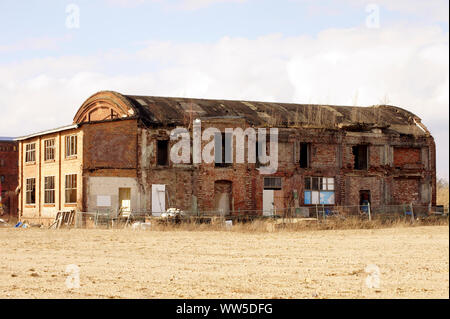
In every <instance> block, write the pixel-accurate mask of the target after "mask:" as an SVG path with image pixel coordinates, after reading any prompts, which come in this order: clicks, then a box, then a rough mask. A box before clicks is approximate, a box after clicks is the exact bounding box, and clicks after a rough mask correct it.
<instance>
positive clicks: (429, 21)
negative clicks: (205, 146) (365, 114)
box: [0, 0, 449, 179]
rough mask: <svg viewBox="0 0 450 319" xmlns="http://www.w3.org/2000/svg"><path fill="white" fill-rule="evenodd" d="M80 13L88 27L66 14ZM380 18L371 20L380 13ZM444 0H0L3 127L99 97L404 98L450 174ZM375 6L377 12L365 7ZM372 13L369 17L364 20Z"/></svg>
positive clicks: (362, 101)
mask: <svg viewBox="0 0 450 319" xmlns="http://www.w3.org/2000/svg"><path fill="white" fill-rule="evenodd" d="M70 4H74V5H75V6H76V8H78V9H79V27H77V28H68V26H67V24H66V20H67V19H68V18H69V16H70V15H71V14H73V11H70V12H66V9H67V8H68V5H70ZM370 4H372V5H375V8H376V10H377V12H378V14H377V16H378V18H379V19H378V20H377V21H378V25H375V26H374V25H370V24H368V23H367V21H374V20H370V19H371V18H374V17H376V16H375V15H374V11H373V6H372V7H370V6H369V7H368V5H370ZM448 6H449V5H448V1H443V0H430V1H422V0H396V1H388V0H379V1H363V0H342V1H331V0H328V1H313V0H279V1H268V0H172V1H163V0H98V1H86V0H80V1H45V0H40V1H37V0H27V1H12V0H0V111H1V114H0V135H2V136H8V135H10V136H17V135H23V134H27V133H30V132H34V131H39V130H42V129H47V128H51V127H56V126H60V125H63V124H67V123H70V122H71V121H72V117H73V115H74V114H75V111H76V109H77V108H78V107H79V106H80V105H81V103H82V102H83V101H84V100H85V99H86V98H87V97H88V96H90V95H91V94H93V93H95V92H96V91H98V90H101V89H114V90H117V91H119V92H122V93H129V94H149V95H150V94H152V95H171V96H192V97H205V98H208V97H209V98H229V99H248V100H274V101H285V102H298V103H327V104H347V105H349V104H350V105H361V106H367V105H373V104H379V103H381V102H389V104H394V105H398V106H400V107H404V108H407V109H409V110H411V111H413V112H414V113H416V114H417V115H418V116H420V117H421V118H422V120H423V122H424V124H425V125H427V126H428V128H429V129H430V130H431V132H432V134H433V135H434V136H435V138H436V142H437V145H438V174H439V175H440V176H443V177H446V178H447V179H448V135H449V134H448V126H449V121H448V95H449V94H448V81H449V80H448V78H449V71H448ZM370 8H372V9H371V10H369V9H370ZM368 19H369V20H368Z"/></svg>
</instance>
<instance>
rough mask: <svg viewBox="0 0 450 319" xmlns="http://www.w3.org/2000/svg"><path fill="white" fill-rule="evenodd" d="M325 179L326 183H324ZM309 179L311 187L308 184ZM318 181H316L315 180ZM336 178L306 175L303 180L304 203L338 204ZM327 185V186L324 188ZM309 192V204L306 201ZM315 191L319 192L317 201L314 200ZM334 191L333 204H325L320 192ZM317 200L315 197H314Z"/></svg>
mask: <svg viewBox="0 0 450 319" xmlns="http://www.w3.org/2000/svg"><path fill="white" fill-rule="evenodd" d="M324 180H325V183H324ZM307 181H309V182H308V184H309V187H306V186H307ZM315 181H316V182H315ZM335 185H336V178H335V177H328V176H305V178H304V180H303V205H336V186H335ZM324 186H325V188H324ZM307 192H309V196H310V197H309V204H307V203H306V200H307V197H306V196H307V195H306V193H307ZM313 192H314V193H316V194H317V203H315V202H313ZM324 192H333V193H334V199H333V203H332V204H324V203H321V202H320V193H324ZM314 200H315V198H314Z"/></svg>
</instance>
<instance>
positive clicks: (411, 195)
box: [392, 178, 420, 204]
mask: <svg viewBox="0 0 450 319" xmlns="http://www.w3.org/2000/svg"><path fill="white" fill-rule="evenodd" d="M392 188H393V189H392V197H393V199H394V200H395V203H397V204H403V203H411V202H412V203H418V202H419V201H420V193H419V179H413V178H411V179H407V178H396V179H394V181H393V187H392Z"/></svg>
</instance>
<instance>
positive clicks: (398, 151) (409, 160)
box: [394, 147, 422, 167]
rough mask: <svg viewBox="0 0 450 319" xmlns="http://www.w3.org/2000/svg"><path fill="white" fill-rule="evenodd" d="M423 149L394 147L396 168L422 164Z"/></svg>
mask: <svg viewBox="0 0 450 319" xmlns="http://www.w3.org/2000/svg"><path fill="white" fill-rule="evenodd" d="M421 162H422V158H421V149H420V148H414V147H394V166H395V167H403V166H406V165H410V164H415V165H417V164H421Z"/></svg>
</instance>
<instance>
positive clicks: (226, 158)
mask: <svg viewBox="0 0 450 319" xmlns="http://www.w3.org/2000/svg"><path fill="white" fill-rule="evenodd" d="M232 138H233V136H232V134H231V133H216V134H214V166H215V167H228V166H231V164H232V162H233V161H232V159H231V154H232V153H231V151H232V149H231V147H232V145H231V144H232V143H231V141H232Z"/></svg>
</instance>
